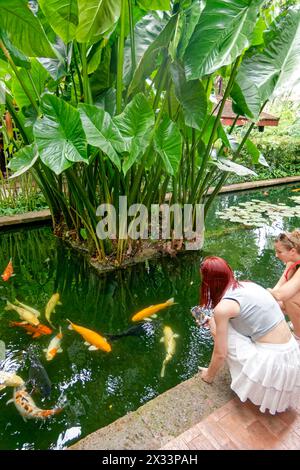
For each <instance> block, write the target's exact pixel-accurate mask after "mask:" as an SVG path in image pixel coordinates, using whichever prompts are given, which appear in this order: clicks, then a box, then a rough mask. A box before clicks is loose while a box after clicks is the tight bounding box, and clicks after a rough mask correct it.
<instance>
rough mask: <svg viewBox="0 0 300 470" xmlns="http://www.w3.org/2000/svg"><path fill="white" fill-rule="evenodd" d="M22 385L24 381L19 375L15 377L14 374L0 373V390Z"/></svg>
mask: <svg viewBox="0 0 300 470" xmlns="http://www.w3.org/2000/svg"><path fill="white" fill-rule="evenodd" d="M23 384H24V380H23V379H22V378H21V377H20V376H19V375H16V374H15V372H5V371H4V370H1V371H0V390H3V389H4V388H5V387H20V386H21V385H23Z"/></svg>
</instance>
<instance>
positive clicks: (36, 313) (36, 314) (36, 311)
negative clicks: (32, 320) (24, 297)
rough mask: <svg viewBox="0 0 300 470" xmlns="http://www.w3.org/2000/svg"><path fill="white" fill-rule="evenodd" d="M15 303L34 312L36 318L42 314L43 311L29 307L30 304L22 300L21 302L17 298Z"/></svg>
mask: <svg viewBox="0 0 300 470" xmlns="http://www.w3.org/2000/svg"><path fill="white" fill-rule="evenodd" d="M15 304H17V305H19V307H23V308H25V310H28V312H31V313H33V315H35V316H36V318H39V317H40V316H41V313H40V312H39V311H38V310H36V309H35V308H32V307H29V305H25V304H22V302H19V301H18V300H17V299H16V300H15Z"/></svg>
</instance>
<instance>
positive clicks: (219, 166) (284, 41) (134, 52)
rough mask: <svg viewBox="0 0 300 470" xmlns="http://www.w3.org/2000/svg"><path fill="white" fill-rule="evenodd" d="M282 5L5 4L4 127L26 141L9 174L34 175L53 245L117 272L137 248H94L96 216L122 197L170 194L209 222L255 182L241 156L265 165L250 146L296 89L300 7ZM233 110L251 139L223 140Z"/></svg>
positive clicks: (238, 1) (152, 198)
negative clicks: (223, 196)
mask: <svg viewBox="0 0 300 470" xmlns="http://www.w3.org/2000/svg"><path fill="white" fill-rule="evenodd" d="M277 3H279V2H268V1H265V0H226V1H222V0H209V1H205V0H182V1H176V0H174V1H170V0H114V1H113V2H112V1H111V0H65V1H64V2H60V1H59V0H32V1H30V2H27V1H25V0H10V1H9V2H7V0H0V10H1V15H0V106H2V113H1V114H2V115H3V116H4V115H5V111H8V112H9V114H10V116H11V117H12V120H13V123H14V128H15V130H17V131H16V132H17V135H18V139H16V137H15V136H16V132H15V136H13V135H12V134H10V139H11V140H13V139H14V142H13V143H14V145H15V148H16V150H17V152H16V153H15V154H14V157H13V158H12V159H11V161H10V170H11V172H12V173H13V175H12V176H13V177H16V176H19V175H21V174H23V173H25V172H30V173H31V174H32V175H33V177H34V179H35V181H36V182H37V184H38V185H39V187H40V188H41V190H42V192H43V194H44V196H45V198H46V200H47V203H48V205H49V207H50V210H51V214H52V218H53V224H54V227H55V230H56V233H58V234H60V235H63V234H64V233H69V234H70V233H71V234H73V236H74V237H75V238H76V239H77V240H80V239H82V238H83V239H87V242H88V246H89V247H90V251H91V253H92V254H94V255H95V254H96V256H97V257H98V259H99V261H102V262H104V261H105V260H106V259H107V256H108V255H111V254H112V255H113V256H116V259H117V262H118V263H121V262H122V259H123V257H124V253H126V250H127V248H128V241H125V240H122V239H120V240H118V239H116V240H115V241H110V240H108V241H102V240H99V239H98V238H97V235H96V225H97V220H98V219H97V216H96V208H97V207H98V206H99V204H101V203H103V202H109V203H111V204H113V205H114V206H115V207H116V208H117V207H118V202H119V196H120V195H126V196H127V197H128V204H129V205H130V204H131V203H143V204H145V205H146V206H147V207H150V205H151V204H152V203H157V204H160V203H163V202H164V201H165V200H166V194H167V193H168V194H171V198H170V197H169V198H168V200H169V202H170V204H173V203H180V204H185V203H190V204H195V203H204V204H205V212H206V213H207V210H208V208H209V206H210V204H211V202H212V200H213V198H214V197H215V196H216V194H217V193H218V192H219V190H220V188H221V187H222V185H223V184H224V182H225V180H226V177H227V175H228V173H229V172H235V173H238V174H249V173H250V174H251V170H249V169H247V168H246V167H244V166H242V165H240V164H239V165H238V164H237V163H235V162H234V160H236V159H237V158H238V157H239V156H240V155H241V151H242V149H243V148H246V149H247V151H248V152H249V154H250V155H251V156H252V159H253V162H254V163H257V162H261V163H262V164H265V160H264V159H263V157H262V155H261V153H260V152H259V151H258V149H257V147H256V146H255V144H254V143H253V142H252V141H250V139H249V135H250V132H251V130H252V129H253V127H254V125H255V122H256V121H257V120H258V117H259V114H260V112H261V111H262V109H263V108H264V107H265V105H266V103H267V102H268V100H269V99H270V98H271V97H272V96H274V95H279V94H280V93H284V92H285V91H286V90H287V89H289V88H291V87H292V86H294V85H295V83H296V82H297V80H299V57H300V7H299V5H292V6H289V3H294V2H280V3H281V4H282V3H283V5H281V8H277V6H278V5H277ZM220 77H221V78H222V81H223V83H224V84H225V87H224V92H223V95H222V96H221V99H219V100H218V101H217V100H216V99H215V83H216V80H217V79H220ZM229 97H231V98H232V101H233V109H234V111H235V112H236V113H237V115H245V116H247V118H248V119H249V125H248V126H247V127H246V128H245V132H244V133H243V134H242V135H241V133H238V136H236V135H235V123H234V124H233V125H232V126H231V127H230V128H229V129H225V128H224V127H223V126H222V122H221V116H222V111H223V108H224V105H225V101H226V99H228V98H229ZM3 127H5V122H4V121H3ZM16 140H17V142H16ZM212 185H213V186H215V190H214V191H213V193H212V194H211V195H210V196H209V197H206V195H207V190H208V188H209V187H210V186H212Z"/></svg>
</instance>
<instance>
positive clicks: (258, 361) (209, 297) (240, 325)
mask: <svg viewBox="0 0 300 470" xmlns="http://www.w3.org/2000/svg"><path fill="white" fill-rule="evenodd" d="M200 273H201V277H202V284H201V305H202V306H203V307H206V308H213V309H214V316H213V318H212V319H211V320H210V321H209V326H210V329H211V332H212V334H213V336H214V349H213V354H212V358H211V361H210V364H209V366H208V368H207V369H203V370H202V374H201V377H202V379H203V380H204V381H205V382H208V383H211V382H213V380H214V378H215V376H216V374H217V372H218V371H219V369H220V368H221V366H222V365H223V363H224V361H225V359H226V361H227V363H228V365H229V369H230V374H231V379H232V382H231V388H232V389H233V390H234V391H235V392H236V394H237V395H238V396H239V398H240V400H241V401H243V402H244V401H246V400H247V399H249V400H250V401H252V403H254V404H255V405H259V407H260V411H261V412H265V411H266V410H267V409H268V410H269V412H270V413H271V414H275V413H276V412H281V411H285V410H286V409H287V408H288V407H289V406H290V405H291V404H293V405H295V403H297V402H299V398H300V350H299V347H298V345H297V342H296V340H295V338H294V337H293V336H292V335H291V332H290V330H289V328H288V325H287V323H286V321H285V318H284V315H283V313H282V311H281V309H280V307H279V305H278V303H277V302H276V300H275V299H274V298H273V297H272V295H271V294H270V292H268V291H267V290H266V289H264V288H263V287H261V286H259V285H258V284H255V283H254V282H250V281H241V282H238V281H237V280H236V279H235V277H234V274H233V272H232V269H231V268H230V266H229V265H228V264H227V263H226V261H225V260H224V259H222V258H218V257H216V256H210V257H208V258H205V259H204V261H203V262H202V263H201V266H200Z"/></svg>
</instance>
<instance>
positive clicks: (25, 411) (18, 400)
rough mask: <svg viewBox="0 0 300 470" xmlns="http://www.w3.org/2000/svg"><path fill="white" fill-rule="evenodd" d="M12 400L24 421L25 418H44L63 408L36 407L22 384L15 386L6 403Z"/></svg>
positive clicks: (59, 411)
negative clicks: (43, 408) (47, 408)
mask: <svg viewBox="0 0 300 470" xmlns="http://www.w3.org/2000/svg"><path fill="white" fill-rule="evenodd" d="M12 402H13V403H14V404H15V407H16V408H17V410H18V412H19V413H20V415H21V416H22V418H23V419H24V421H26V419H46V418H49V417H50V416H53V415H56V414H58V413H61V411H63V408H53V409H52V410H42V409H41V408H38V407H37V406H36V404H35V403H34V401H33V399H32V398H31V396H30V395H29V393H28V392H27V391H26V388H25V387H24V386H22V387H16V388H15V389H14V395H13V398H12V399H11V400H8V402H7V403H6V404H7V405H8V404H9V403H12Z"/></svg>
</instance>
